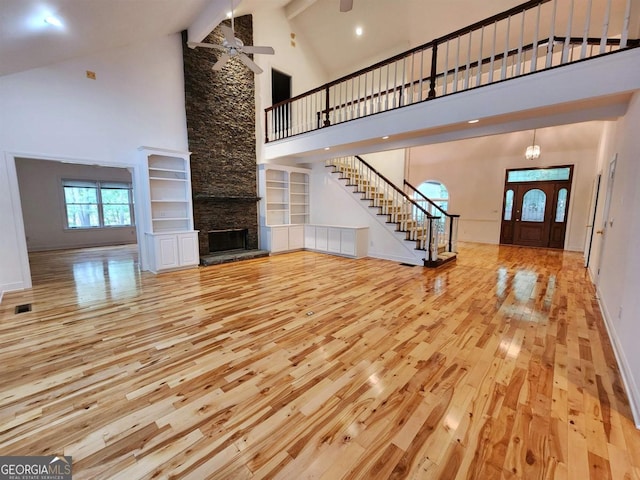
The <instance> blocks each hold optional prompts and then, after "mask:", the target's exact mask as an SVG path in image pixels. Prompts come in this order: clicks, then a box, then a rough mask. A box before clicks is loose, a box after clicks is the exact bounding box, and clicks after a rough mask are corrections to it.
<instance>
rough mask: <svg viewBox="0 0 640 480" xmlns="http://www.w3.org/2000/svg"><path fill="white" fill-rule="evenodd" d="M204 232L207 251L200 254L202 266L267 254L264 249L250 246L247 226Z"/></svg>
mask: <svg viewBox="0 0 640 480" xmlns="http://www.w3.org/2000/svg"><path fill="white" fill-rule="evenodd" d="M206 233H207V236H206V238H207V239H208V241H209V248H208V249H209V253H208V254H207V255H201V256H200V264H201V265H203V266H207V265H218V264H221V263H229V262H237V261H240V260H249V259H251V258H259V257H268V256H269V252H267V251H266V250H258V249H253V248H250V246H249V242H248V237H249V229H248V228H225V229H219V230H209V231H208V232H206Z"/></svg>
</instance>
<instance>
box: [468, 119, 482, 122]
mask: <svg viewBox="0 0 640 480" xmlns="http://www.w3.org/2000/svg"><path fill="white" fill-rule="evenodd" d="M479 121H480V120H478V119H477V118H476V119H474V120H469V121H468V122H467V123H478V122H479Z"/></svg>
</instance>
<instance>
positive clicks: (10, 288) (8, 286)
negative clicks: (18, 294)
mask: <svg viewBox="0 0 640 480" xmlns="http://www.w3.org/2000/svg"><path fill="white" fill-rule="evenodd" d="M25 288H27V287H25V285H24V283H22V282H15V283H5V284H4V285H0V303H2V297H3V296H4V294H5V293H7V292H15V291H17V290H24V289H25Z"/></svg>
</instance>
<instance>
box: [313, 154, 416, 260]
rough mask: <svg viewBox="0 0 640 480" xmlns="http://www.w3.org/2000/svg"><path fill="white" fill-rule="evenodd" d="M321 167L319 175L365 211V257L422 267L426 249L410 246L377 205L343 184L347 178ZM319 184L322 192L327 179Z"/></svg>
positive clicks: (404, 233)
mask: <svg viewBox="0 0 640 480" xmlns="http://www.w3.org/2000/svg"><path fill="white" fill-rule="evenodd" d="M315 168H316V166H315V165H314V169H315ZM321 168H322V169H323V170H325V172H324V175H323V178H325V179H327V180H328V181H329V182H330V183H331V184H333V185H335V186H336V187H338V188H339V190H340V191H342V192H343V193H344V195H345V197H348V198H349V199H350V200H351V201H352V202H355V203H356V204H357V205H359V206H360V208H361V209H362V210H364V211H365V212H366V213H364V215H363V216H362V217H361V218H362V219H365V218H366V222H367V223H368V226H369V242H370V247H369V252H368V256H369V257H373V258H380V259H382V260H391V261H394V262H399V263H408V264H411V265H418V266H424V258H425V255H426V252H425V251H423V250H417V249H414V248H412V247H411V245H415V242H408V241H407V240H406V232H399V231H397V230H396V228H397V225H396V224H395V223H387V221H386V220H387V216H386V215H378V212H379V209H378V208H377V207H375V208H374V207H370V206H369V204H370V201H369V200H365V199H361V197H362V194H361V193H359V192H354V191H353V187H351V186H348V185H347V184H346V181H347V180H345V179H340V178H339V177H337V176H336V175H335V173H333V172H332V171H331V170H329V169H327V168H326V167H324V166H321ZM323 183H324V188H323V190H324V191H325V193H326V192H327V190H326V189H327V187H328V185H327V181H325V182H323ZM328 223H330V222H328ZM359 223H363V221H362V220H360V222H359ZM371 242H373V247H374V248H373V249H372V248H371Z"/></svg>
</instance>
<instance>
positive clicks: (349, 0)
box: [340, 0, 353, 12]
mask: <svg viewBox="0 0 640 480" xmlns="http://www.w3.org/2000/svg"><path fill="white" fill-rule="evenodd" d="M352 8H353V0H340V11H341V12H348V11H349V10H351V9H352Z"/></svg>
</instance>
